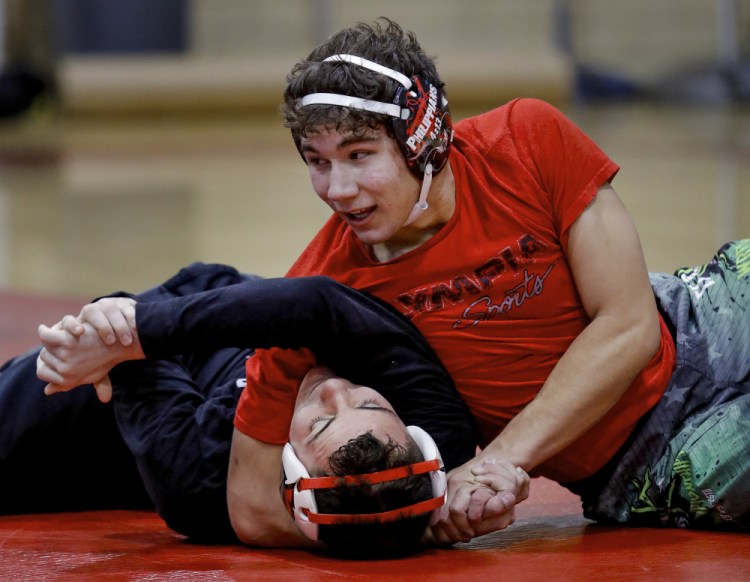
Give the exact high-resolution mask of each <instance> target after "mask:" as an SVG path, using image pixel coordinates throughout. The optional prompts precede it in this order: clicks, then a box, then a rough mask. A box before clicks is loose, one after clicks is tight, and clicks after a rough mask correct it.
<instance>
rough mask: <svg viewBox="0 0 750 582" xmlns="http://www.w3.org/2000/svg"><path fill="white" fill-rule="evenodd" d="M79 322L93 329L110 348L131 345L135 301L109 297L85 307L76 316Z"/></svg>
mask: <svg viewBox="0 0 750 582" xmlns="http://www.w3.org/2000/svg"><path fill="white" fill-rule="evenodd" d="M78 317H79V319H80V320H81V322H84V323H88V324H89V325H91V327H93V328H94V329H95V330H96V331H97V333H98V334H99V337H100V338H101V339H102V341H103V342H104V343H105V344H106V345H108V346H111V345H113V344H114V343H115V342H118V341H119V342H120V343H121V344H122V345H123V346H129V345H131V344H132V343H133V330H135V301H134V300H132V299H128V298H124V297H116V298H115V297H111V298H105V299H101V300H99V301H97V302H96V303H90V304H88V305H85V306H84V307H83V309H81V313H80V315H79V316H78Z"/></svg>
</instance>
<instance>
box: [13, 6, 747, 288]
mask: <svg viewBox="0 0 750 582" xmlns="http://www.w3.org/2000/svg"><path fill="white" fill-rule="evenodd" d="M381 15H385V16H390V17H392V18H394V19H395V20H397V21H398V22H399V23H400V24H402V25H403V26H404V28H407V29H410V30H413V31H414V32H416V33H417V36H418V38H419V39H420V41H421V44H422V46H423V47H424V48H425V49H426V51H427V52H428V53H429V54H430V55H433V56H435V57H436V58H437V63H438V67H439V69H440V71H441V74H442V76H443V78H444V80H445V81H446V83H447V89H448V94H449V97H450V99H451V105H452V109H453V113H454V118H458V119H460V118H462V117H465V116H468V115H471V114H472V113H475V112H478V111H482V110H486V109H489V108H492V107H495V106H497V105H500V104H502V103H504V102H505V101H507V100H509V99H512V98H514V97H517V96H532V97H538V98H541V99H545V100H547V101H550V102H551V103H553V104H554V105H556V106H557V107H559V108H560V109H562V110H563V111H564V112H565V113H566V114H567V115H569V116H570V117H571V118H572V119H573V120H574V121H575V122H576V123H577V124H579V125H580V126H581V127H582V128H583V129H584V131H586V132H587V133H588V134H589V135H590V136H591V137H592V138H593V139H594V140H595V141H597V142H598V143H599V144H600V146H601V147H603V148H604V150H605V151H606V152H607V153H608V154H609V155H610V156H611V157H613V158H614V159H615V161H617V162H618V163H619V164H620V165H621V166H622V170H621V172H620V174H619V176H618V177H617V179H616V180H615V187H616V189H617V191H618V192H619V194H620V196H621V197H622V199H623V201H624V202H625V204H626V205H627V206H628V208H629V209H630V211H631V213H632V214H633V217H634V219H635V221H636V224H637V226H638V229H639V231H640V233H641V238H642V242H643V244H644V248H645V251H646V258H647V261H648V266H649V268H650V269H651V270H654V271H662V270H673V269H674V268H675V267H678V266H683V265H688V264H696V263H698V262H704V261H705V260H707V259H708V258H710V256H711V254H712V253H713V251H714V250H715V249H716V248H717V247H718V246H719V245H720V244H721V243H722V242H724V241H726V240H729V239H732V238H739V237H750V107H749V105H750V0H659V1H653V0H628V1H627V2H615V1H612V0H524V1H519V0H464V1H462V2H459V1H453V0H445V1H440V0H411V1H409V2H404V1H403V0H398V1H396V0H378V1H377V2H372V1H369V2H366V1H364V0H159V1H158V2H154V1H153V0H128V1H127V2H125V1H122V0H0V47H2V52H1V53H0V64H2V75H1V76H0V290H8V291H12V292H18V293H28V294H42V295H56V296H71V297H82V298H84V299H88V298H90V297H94V296H97V295H100V294H103V293H107V292H110V291H112V290H115V289H127V290H131V291H137V290H140V289H142V288H145V287H148V286H151V285H152V284H155V283H157V282H160V281H162V280H163V279H165V278H167V277H168V276H170V275H171V274H173V273H174V272H176V271H177V270H178V269H179V268H180V267H182V266H184V265H186V264H188V263H190V262H192V261H196V260H200V261H207V262H222V263H229V264H232V265H234V266H236V267H238V268H239V269H240V270H243V271H248V272H255V273H259V274H261V275H265V276H280V275H283V274H284V273H285V271H286V270H287V268H288V267H289V266H290V264H291V262H292V261H293V260H294V258H295V257H296V256H297V254H298V253H299V252H300V251H301V250H302V248H303V247H304V245H305V244H306V242H307V241H308V240H309V239H310V238H311V237H312V235H313V234H314V233H315V232H316V230H317V229H318V228H319V226H320V225H321V224H322V223H323V221H324V220H325V219H326V217H327V215H328V211H327V208H326V207H325V205H324V204H322V203H321V202H320V201H318V200H317V198H316V196H315V195H314V193H313V192H312V189H311V187H310V186H309V183H308V179H307V173H306V170H305V166H304V165H303V164H302V162H301V161H300V159H299V156H298V154H297V152H296V150H295V148H294V146H293V143H292V141H291V139H290V138H289V135H288V133H287V131H286V130H284V129H283V127H282V126H281V123H280V120H279V117H278V114H277V108H278V105H279V103H280V101H281V93H282V90H283V87H284V81H285V75H286V74H287V72H288V71H289V70H290V68H291V66H292V65H293V64H294V63H295V62H296V61H297V60H299V59H301V58H303V57H305V56H306V55H307V54H308V53H309V51H310V50H311V49H312V48H313V46H314V45H316V44H317V43H319V42H320V41H321V40H323V39H324V38H326V37H327V36H328V35H329V34H331V33H332V32H334V31H336V30H338V29H339V28H342V27H346V26H349V25H351V24H354V23H355V22H357V21H371V20H373V19H374V18H376V17H378V16H381ZM0 300H1V299H0Z"/></svg>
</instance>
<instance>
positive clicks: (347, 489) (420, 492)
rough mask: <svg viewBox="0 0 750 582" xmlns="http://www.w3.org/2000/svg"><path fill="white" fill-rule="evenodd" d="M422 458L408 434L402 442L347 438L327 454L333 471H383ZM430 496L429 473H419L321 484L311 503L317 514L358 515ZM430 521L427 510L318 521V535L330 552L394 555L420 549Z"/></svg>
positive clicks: (353, 555) (346, 473)
mask: <svg viewBox="0 0 750 582" xmlns="http://www.w3.org/2000/svg"><path fill="white" fill-rule="evenodd" d="M423 460H424V458H423V456H422V453H421V451H420V450H419V447H418V446H417V444H416V443H415V442H414V441H413V440H412V439H409V441H408V442H407V443H406V446H402V445H400V444H398V443H395V442H394V441H393V440H392V439H389V440H388V442H387V443H386V442H383V441H382V440H380V439H378V438H377V437H375V436H373V435H372V433H370V432H366V433H364V434H361V435H359V436H358V437H357V438H354V439H351V440H349V441H348V442H347V443H346V444H345V445H343V446H341V447H340V448H339V449H338V450H337V451H335V452H334V453H333V454H332V455H331V456H330V457H329V459H328V461H329V464H330V467H331V471H332V473H333V474H334V475H359V474H364V473H372V472H375V471H384V470H386V469H391V468H393V467H399V466H402V465H409V464H412V463H416V462H419V461H423ZM432 496H433V494H432V483H431V480H430V476H429V474H422V475H412V476H410V477H405V478H403V479H396V480H394V481H386V482H384V483H378V484H375V485H371V484H367V483H362V484H355V485H342V486H339V487H335V488H331V489H319V490H317V491H315V502H316V505H317V506H318V511H319V512H320V513H338V514H360V513H379V512H383V511H389V510H391V509H397V508H400V507H405V506H407V505H411V504H413V503H417V502H419V501H424V500H426V499H430V498H431V497H432ZM429 520H430V514H429V513H427V514H421V515H417V516H414V517H408V518H404V519H399V520H396V521H391V522H386V523H372V522H369V523H368V522H363V523H353V524H340V525H326V526H320V530H319V534H318V535H319V538H318V539H320V541H322V542H324V543H325V544H326V546H327V547H328V548H329V549H331V550H332V551H334V552H336V553H342V554H344V555H346V556H348V557H354V558H359V557H362V558H367V559H373V558H378V557H392V556H394V555H403V554H408V553H413V552H415V551H418V550H419V549H420V548H421V544H420V540H421V537H422V534H423V533H424V532H425V529H426V528H427V525H428V523H429Z"/></svg>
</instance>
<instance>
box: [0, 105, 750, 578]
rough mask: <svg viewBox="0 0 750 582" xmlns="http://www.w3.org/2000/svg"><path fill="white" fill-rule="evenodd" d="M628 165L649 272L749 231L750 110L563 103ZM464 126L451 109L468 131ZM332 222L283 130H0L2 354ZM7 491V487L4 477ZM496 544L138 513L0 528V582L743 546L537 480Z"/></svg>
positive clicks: (430, 571) (271, 262) (657, 562)
mask: <svg viewBox="0 0 750 582" xmlns="http://www.w3.org/2000/svg"><path fill="white" fill-rule="evenodd" d="M563 109H564V110H565V111H566V113H567V114H569V115H570V116H571V117H572V118H573V119H574V120H575V121H576V122H577V123H578V124H579V125H581V126H582V127H583V129H584V130H585V131H586V132H587V133H588V134H589V135H591V136H592V137H593V138H594V139H595V140H596V141H597V142H598V143H599V144H600V145H601V146H602V147H603V148H604V149H605V151H607V152H608V153H609V154H610V155H611V156H612V157H613V158H614V159H615V161H617V162H618V163H619V164H620V165H621V166H622V170H621V171H620V174H619V175H618V177H617V178H616V180H615V182H614V185H615V188H616V189H617V191H618V193H619V194H620V196H621V197H622V199H623V201H624V202H625V204H626V206H627V207H628V208H629V209H630V211H631V213H632V215H633V217H634V220H635V222H636V225H637V226H638V229H639V231H640V234H641V239H642V242H643V245H644V249H645V253H646V258H647V262H648V266H649V268H650V270H652V271H671V270H674V268H676V267H680V266H686V265H692V264H698V263H701V262H705V261H706V260H708V259H709V258H710V257H711V256H712V254H713V252H714V251H715V250H716V249H717V248H718V247H719V246H720V245H721V243H723V242H725V241H726V240H730V239H733V238H743V237H744V238H747V237H750V111H743V110H737V109H729V108H714V109H706V108H696V107H676V106H667V105H658V104H649V105H644V104H637V105H634V104H619V105H597V106H590V107H582V106H577V107H567V108H563ZM467 113H468V112H457V114H456V117H459V118H460V117H462V116H463V115H465V114H467ZM326 216H327V211H326V208H325V207H324V205H323V204H322V203H321V202H319V201H318V200H317V199H316V197H315V195H314V194H313V193H312V191H311V188H310V186H309V184H308V181H307V175H306V172H305V168H304V166H303V164H302V163H301V162H300V160H299V157H298V154H297V153H296V151H295V149H294V147H293V145H292V142H291V140H290V139H289V137H288V135H287V133H286V131H285V130H284V129H283V128H281V127H280V124H279V123H278V121H277V120H275V119H267V118H260V119H255V118H251V117H247V118H242V119H238V118H236V117H210V118H196V119H189V120H188V119H184V118H164V117H160V118H154V119H140V120H132V119H111V118H107V119H91V118H84V119H54V118H51V117H48V116H45V115H44V114H38V115H32V116H30V117H27V118H24V119H23V120H20V121H15V122H7V123H5V124H4V125H2V126H0V358H2V359H5V358H7V357H10V356H12V355H13V354H16V353H18V352H20V351H21V350H23V349H25V348H27V347H30V346H32V345H34V344H35V343H36V342H35V328H36V325H37V324H38V323H42V322H44V323H52V322H54V321H57V319H59V317H60V316H61V315H63V314H65V313H68V312H76V311H77V309H78V307H79V306H80V304H81V303H82V302H85V301H87V300H89V299H90V298H92V297H95V296H97V295H101V294H103V293H107V292H110V291H112V290H114V289H127V290H131V291H137V290H139V289H143V288H145V287H148V286H151V285H153V284H155V283H157V282H160V281H162V280H164V279H165V278H167V277H169V276H170V275H171V274H173V273H174V272H176V271H177V270H178V269H179V268H180V267H182V266H184V265H185V264H187V263H189V262H192V261H196V260H201V261H206V262H223V263H229V264H232V265H235V266H237V267H238V268H240V269H241V270H243V271H248V272H255V273H258V274H261V275H264V276H280V275H283V274H284V272H285V270H286V268H287V267H288V266H289V265H290V263H291V261H292V260H293V259H294V257H295V256H296V255H297V253H298V252H299V251H300V250H301V249H302V248H303V246H304V244H305V242H306V241H307V240H308V239H309V238H310V237H311V236H312V234H313V233H314V232H315V231H316V230H317V228H318V227H319V226H320V224H322V222H323V221H324V220H325V218H326ZM0 478H6V476H0ZM518 511H519V518H518V520H517V522H516V524H514V525H513V526H511V527H510V528H508V529H507V530H506V531H503V532H498V533H495V534H492V535H489V536H485V537H483V538H480V539H478V540H475V541H474V542H472V543H471V544H466V545H460V546H459V547H457V548H454V549H451V550H432V551H428V552H425V553H423V554H421V555H419V556H415V557H412V558H407V559H401V560H391V561H384V562H356V561H346V560H334V559H331V558H329V557H326V556H323V555H316V554H311V553H308V552H301V551H287V550H285V551H281V550H274V551H268V550H254V549H246V548H241V547H229V546H198V545H194V544H190V543H187V542H186V541H184V540H183V539H182V538H180V536H178V535H176V534H174V533H172V532H170V530H168V529H167V528H166V527H165V526H164V525H163V523H162V522H161V521H160V520H159V519H158V518H157V517H156V516H155V515H153V514H151V513H148V512H90V513H75V514H55V515H29V516H7V517H0V580H38V579H50V580H82V579H86V580H88V579H96V580H246V579H261V578H262V579H268V580H281V579H291V578H294V579H298V580H323V579H325V580H330V579H347V578H351V579H359V580H371V579H389V580H407V579H408V580H422V579H424V580H427V579H429V580H448V579H450V580H462V579H480V578H482V577H486V578H490V577H492V578H495V577H500V576H502V577H506V578H508V579H513V580H519V581H522V580H538V579H545V580H581V579H609V580H650V581H659V580H676V579H680V580H708V579H723V580H727V581H730V580H731V581H735V580H750V537H748V536H747V534H736V533H726V532H692V531H674V530H668V531H662V530H653V529H631V528H617V527H603V526H598V525H595V524H592V523H590V522H588V521H587V520H585V519H584V518H583V517H582V515H581V511H580V505H579V503H578V501H577V500H576V498H575V497H574V496H572V495H571V494H569V493H567V492H566V491H565V490H563V489H562V488H560V487H559V486H557V485H555V484H554V483H551V482H549V481H545V480H541V479H537V480H535V481H534V482H533V484H532V495H531V498H530V499H529V500H528V501H526V502H524V503H523V504H521V505H520V506H519V508H518Z"/></svg>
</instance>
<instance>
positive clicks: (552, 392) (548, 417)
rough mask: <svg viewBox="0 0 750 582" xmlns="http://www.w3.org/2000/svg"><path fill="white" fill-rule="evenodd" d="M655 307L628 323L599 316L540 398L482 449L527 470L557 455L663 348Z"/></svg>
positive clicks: (558, 367)
mask: <svg viewBox="0 0 750 582" xmlns="http://www.w3.org/2000/svg"><path fill="white" fill-rule="evenodd" d="M659 340H660V335H659V325H658V319H657V316H656V312H655V310H654V312H653V313H652V314H649V316H644V317H640V318H638V320H637V321H634V322H632V323H630V324H627V325H625V324H623V323H622V322H621V321H619V320H618V318H617V317H615V316H614V315H612V316H608V315H602V316H600V317H597V318H596V319H594V320H593V321H592V322H591V323H590V324H589V325H588V327H586V329H585V330H584V331H583V332H582V333H581V334H580V335H579V336H578V337H577V338H576V340H575V341H574V342H573V343H572V344H571V345H570V347H569V348H568V350H567V352H566V353H565V355H564V356H563V357H562V358H561V359H560V361H559V362H558V364H557V365H556V366H555V368H554V369H553V371H552V373H551V374H550V375H549V377H548V378H547V380H546V382H545V383H544V386H543V387H542V389H541V391H540V392H539V394H538V395H537V397H536V398H535V399H534V400H533V401H532V402H530V403H529V405H528V406H526V408H525V409H524V410H523V411H522V412H521V413H519V414H518V415H517V416H516V417H515V418H514V419H513V420H512V421H511V422H510V423H508V425H507V426H506V427H505V429H504V430H503V431H502V433H500V434H499V435H498V436H497V437H496V438H495V439H494V440H493V441H492V442H491V443H490V444H489V445H488V446H487V447H486V448H485V449H484V450H483V451H482V453H481V455H480V457H481V458H492V457H496V458H502V459H506V460H509V461H511V462H512V463H514V464H515V465H519V466H522V467H523V468H524V469H526V470H527V471H530V470H532V469H534V468H535V467H536V466H538V465H539V464H541V463H543V462H544V461H546V460H547V459H549V458H550V457H552V456H554V455H555V454H557V453H558V452H560V451H561V450H563V449H564V448H565V447H567V446H568V445H569V444H571V443H572V442H574V441H575V440H576V439H577V438H578V437H580V436H581V435H583V434H584V433H585V432H586V431H587V430H588V429H590V428H591V427H592V426H593V425H594V424H596V423H597V422H598V421H599V420H601V418H602V417H603V416H604V415H605V414H606V413H607V412H608V411H609V410H610V409H611V408H612V407H613V406H614V405H615V404H616V403H617V401H618V400H619V399H620V397H621V396H622V395H623V393H624V392H625V391H626V390H627V389H628V386H629V385H630V384H631V382H632V381H633V379H634V378H635V376H636V375H637V374H638V373H639V372H640V371H641V370H642V369H643V368H644V367H645V365H646V364H647V363H648V361H649V360H650V358H651V357H652V356H653V355H654V353H655V352H656V350H657V349H658V347H659Z"/></svg>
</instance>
